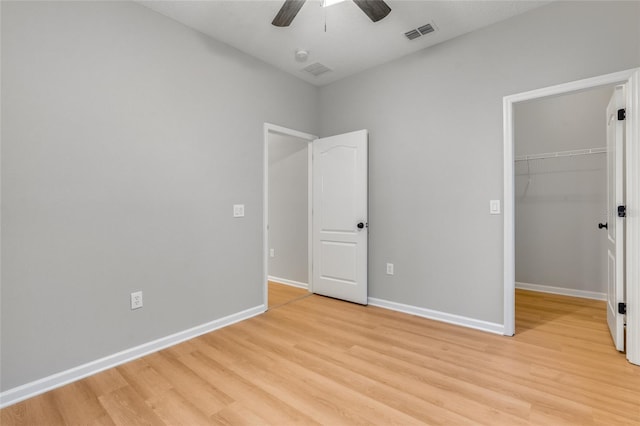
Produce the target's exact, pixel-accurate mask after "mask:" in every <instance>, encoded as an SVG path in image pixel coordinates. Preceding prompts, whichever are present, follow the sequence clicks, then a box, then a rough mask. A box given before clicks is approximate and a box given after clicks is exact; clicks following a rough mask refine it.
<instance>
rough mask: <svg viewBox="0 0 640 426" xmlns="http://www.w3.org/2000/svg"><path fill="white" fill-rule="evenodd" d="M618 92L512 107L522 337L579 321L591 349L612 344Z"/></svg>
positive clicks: (603, 90)
mask: <svg viewBox="0 0 640 426" xmlns="http://www.w3.org/2000/svg"><path fill="white" fill-rule="evenodd" d="M615 87H616V86H615V85H605V86H601V87H596V88H591V89H588V90H583V91H577V92H571V93H565V94H560V95H555V96H548V97H543V98H537V99H532V100H528V101H523V102H519V103H517V104H515V105H514V111H513V112H514V117H513V118H514V135H515V139H514V155H515V158H514V165H513V167H514V178H515V188H514V189H515V281H516V289H517V291H516V333H521V332H525V331H533V330H535V329H536V328H539V327H545V324H546V323H547V321H549V322H550V321H558V318H557V317H558V315H563V316H568V315H573V316H574V317H575V318H574V319H572V321H574V322H575V321H578V320H582V321H583V325H582V326H583V327H590V330H591V332H590V337H593V338H594V341H593V342H592V344H594V345H595V344H598V343H599V344H602V345H610V343H611V342H610V339H609V338H608V330H607V305H606V302H605V301H606V300H607V289H608V275H607V274H608V266H609V265H608V254H607V246H608V233H607V229H606V226H607V225H606V223H607V221H608V219H607V158H608V152H607V127H608V124H610V123H607V120H606V114H605V112H606V110H607V105H608V104H609V101H610V99H611V97H612V95H613V94H614V92H615V90H616V89H615ZM549 294H554V295H563V296H565V297H557V296H549ZM566 296H570V297H566ZM587 299H589V300H587ZM580 315H582V316H584V318H581V317H580ZM560 325H561V326H562V327H564V328H567V329H568V328H571V327H573V326H574V325H573V324H571V323H570V322H568V323H566V324H565V323H561V324H560ZM533 332H534V333H535V331H533Z"/></svg>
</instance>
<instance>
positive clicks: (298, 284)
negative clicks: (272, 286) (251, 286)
mask: <svg viewBox="0 0 640 426" xmlns="http://www.w3.org/2000/svg"><path fill="white" fill-rule="evenodd" d="M268 278H269V281H273V282H274V283H278V284H284V285H289V286H291V287H298V288H306V289H308V288H309V284H307V283H301V282H300V281H294V280H288V279H286V278H280V277H274V276H273V275H269V276H268Z"/></svg>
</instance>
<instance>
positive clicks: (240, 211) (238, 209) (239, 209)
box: [233, 204, 244, 217]
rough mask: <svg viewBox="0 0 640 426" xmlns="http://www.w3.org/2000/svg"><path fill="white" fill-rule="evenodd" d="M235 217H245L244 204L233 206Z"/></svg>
mask: <svg viewBox="0 0 640 426" xmlns="http://www.w3.org/2000/svg"><path fill="white" fill-rule="evenodd" d="M233 217H244V204H234V205H233Z"/></svg>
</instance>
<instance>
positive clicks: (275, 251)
mask: <svg viewBox="0 0 640 426" xmlns="http://www.w3.org/2000/svg"><path fill="white" fill-rule="evenodd" d="M314 139H316V138H315V136H313V135H309V134H306V133H302V132H298V131H295V130H291V129H286V128H283V127H280V126H275V125H272V124H265V146H264V149H265V152H264V157H265V165H264V167H265V175H264V181H265V188H264V204H265V205H264V212H265V218H264V220H265V235H264V239H265V245H264V253H265V259H264V269H265V274H264V275H265V293H264V298H265V306H266V307H267V308H268V309H272V308H274V307H276V306H281V305H283V304H286V303H288V302H289V301H292V300H295V299H297V298H299V297H303V296H305V295H307V294H308V292H309V291H310V290H311V289H310V283H311V280H310V274H311V266H310V265H311V244H310V241H311V231H310V229H311V228H310V226H311V187H310V184H311V142H312V141H313V140H314Z"/></svg>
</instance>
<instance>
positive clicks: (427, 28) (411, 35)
mask: <svg viewBox="0 0 640 426" xmlns="http://www.w3.org/2000/svg"><path fill="white" fill-rule="evenodd" d="M435 30H436V27H435V26H434V25H433V24H425V25H423V26H421V27H418V28H416V29H415V30H411V31H407V32H406V33H404V36H405V37H406V38H408V39H409V40H415V39H417V38H418V37H420V36H423V35H427V34H429V33H432V32H434V31H435Z"/></svg>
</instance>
